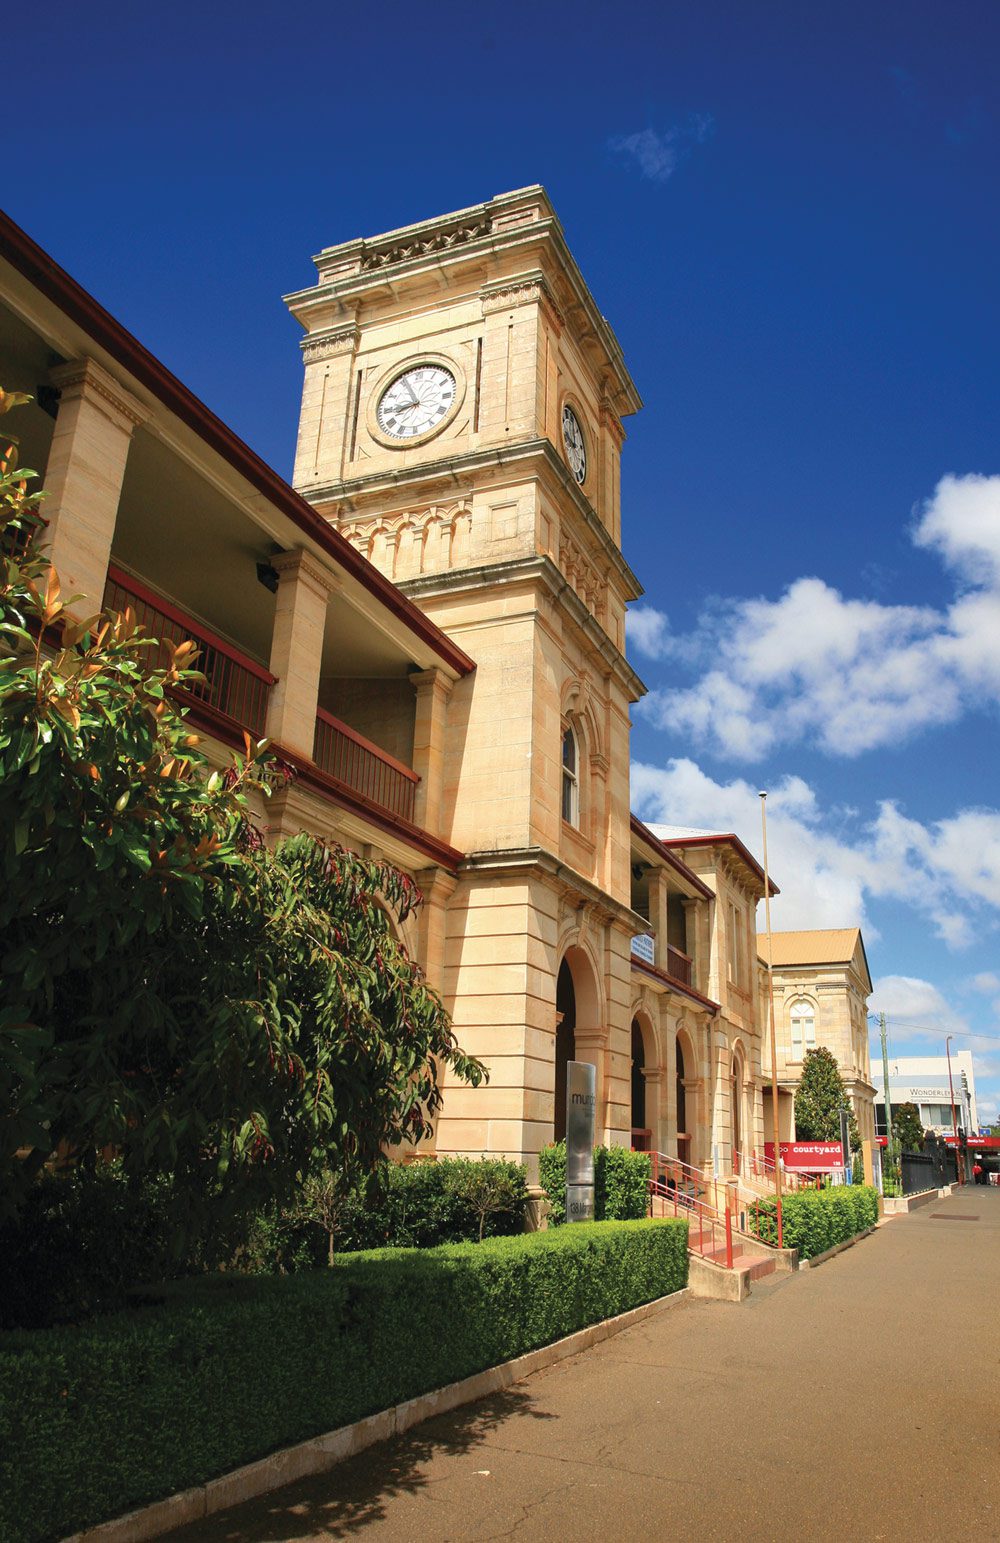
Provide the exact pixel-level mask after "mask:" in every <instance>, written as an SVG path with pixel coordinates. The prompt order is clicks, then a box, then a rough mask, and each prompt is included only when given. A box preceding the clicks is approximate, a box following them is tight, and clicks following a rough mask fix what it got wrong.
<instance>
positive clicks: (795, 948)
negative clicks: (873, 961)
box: [757, 927, 861, 965]
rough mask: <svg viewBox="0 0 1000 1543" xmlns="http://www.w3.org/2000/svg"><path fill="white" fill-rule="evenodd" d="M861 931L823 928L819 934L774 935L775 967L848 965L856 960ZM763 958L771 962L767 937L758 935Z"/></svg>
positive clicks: (782, 933)
mask: <svg viewBox="0 0 1000 1543" xmlns="http://www.w3.org/2000/svg"><path fill="white" fill-rule="evenodd" d="M860 935H861V928H860V927H831V928H819V929H817V930H816V931H815V932H772V934H771V946H772V954H771V963H772V964H774V965H782V964H788V965H793V964H846V963H848V962H849V961H850V960H851V959H853V958H854V950H855V949H856V948H857V946H858V938H859V937H860ZM757 944H758V949H759V952H760V955H761V958H762V959H764V960H765V962H766V959H767V934H766V933H758V935H757Z"/></svg>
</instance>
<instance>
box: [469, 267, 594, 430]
mask: <svg viewBox="0 0 1000 1543" xmlns="http://www.w3.org/2000/svg"><path fill="white" fill-rule="evenodd" d="M479 298H480V300H481V301H482V306H483V315H484V316H488V315H489V314H490V313H491V312H492V311H506V310H513V309H514V308H516V307H517V306H521V305H542V306H544V307H545V310H546V311H547V313H548V315H549V317H550V318H551V320H552V321H553V323H554V324H555V327H556V329H557V330H558V331H559V332H561V331H562V329H563V327H564V326H565V325H566V318H565V316H564V315H563V313H562V311H561V310H560V309H559V306H558V304H557V303H556V298H555V296H554V295H553V293H552V287H551V285H550V284H549V281H548V279H547V278H546V277H545V274H544V273H543V272H542V270H541V269H540V268H537V269H535V270H534V271H533V272H531V271H529V272H527V273H519V274H517V275H516V277H514V278H512V279H511V278H504V279H492V280H490V282H489V283H486V284H484V285H483V286H482V288H481V289H480V291H479ZM618 427H619V429H621V424H620V423H619V425H618ZM622 438H623V439H624V433H623V434H622Z"/></svg>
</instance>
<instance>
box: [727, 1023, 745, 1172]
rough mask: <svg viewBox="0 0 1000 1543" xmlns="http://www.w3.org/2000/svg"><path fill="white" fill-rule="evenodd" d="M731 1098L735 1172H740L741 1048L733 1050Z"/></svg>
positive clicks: (741, 1132) (741, 1154) (741, 1153)
mask: <svg viewBox="0 0 1000 1543" xmlns="http://www.w3.org/2000/svg"><path fill="white" fill-rule="evenodd" d="M729 1100H730V1103H729V1107H730V1119H731V1123H732V1138H733V1172H734V1173H739V1172H740V1171H741V1167H742V1163H743V1057H742V1055H741V1054H740V1052H739V1050H734V1051H733V1073H732V1079H731V1081H730V1088H729Z"/></svg>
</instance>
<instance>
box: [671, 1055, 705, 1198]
mask: <svg viewBox="0 0 1000 1543" xmlns="http://www.w3.org/2000/svg"><path fill="white" fill-rule="evenodd" d="M696 1066H697V1061H696V1059H695V1050H694V1045H693V1044H692V1043H691V1040H690V1038H689V1036H688V1034H687V1033H686V1031H684V1030H683V1029H679V1030H678V1032H677V1042H676V1048H675V1065H674V1078H675V1086H676V1090H677V1091H676V1105H675V1107H676V1110H677V1137H676V1141H677V1156H678V1157H679V1158H680V1160H681V1162H682V1163H689V1164H690V1165H691V1166H692V1167H694V1166H695V1164H696V1163H697V1162H698V1157H699V1151H698V1148H699V1141H698V1094H697V1078H696V1074H695V1068H696Z"/></svg>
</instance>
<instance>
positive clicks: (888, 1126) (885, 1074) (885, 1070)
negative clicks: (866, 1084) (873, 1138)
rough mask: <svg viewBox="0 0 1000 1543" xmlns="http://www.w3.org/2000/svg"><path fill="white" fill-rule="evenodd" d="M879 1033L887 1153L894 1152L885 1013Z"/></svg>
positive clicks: (882, 1015) (880, 1021) (880, 1020)
mask: <svg viewBox="0 0 1000 1543" xmlns="http://www.w3.org/2000/svg"><path fill="white" fill-rule="evenodd" d="M878 1031H879V1035H880V1036H881V1039H882V1086H883V1088H884V1089H885V1137H886V1151H887V1152H889V1151H891V1150H892V1105H891V1104H890V1102H889V1053H888V1051H887V1050H886V1048H885V1013H879V1015H878Z"/></svg>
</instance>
